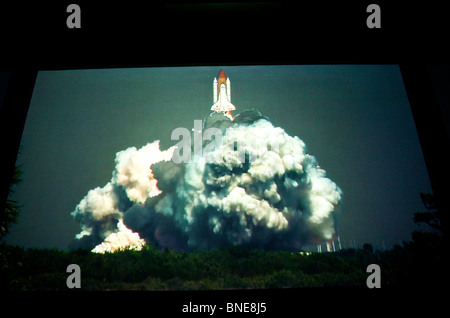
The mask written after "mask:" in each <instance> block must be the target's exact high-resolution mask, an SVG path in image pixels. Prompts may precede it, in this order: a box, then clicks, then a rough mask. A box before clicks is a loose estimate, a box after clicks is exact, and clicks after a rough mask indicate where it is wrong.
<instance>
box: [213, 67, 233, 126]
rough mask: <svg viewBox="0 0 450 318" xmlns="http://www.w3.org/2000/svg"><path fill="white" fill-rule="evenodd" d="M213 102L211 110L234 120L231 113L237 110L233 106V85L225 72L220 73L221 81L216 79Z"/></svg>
mask: <svg viewBox="0 0 450 318" xmlns="http://www.w3.org/2000/svg"><path fill="white" fill-rule="evenodd" d="M213 102H214V104H213V105H212V106H211V110H213V111H215V112H216V113H223V114H224V116H227V117H228V118H230V119H231V120H233V119H234V118H233V115H232V114H231V111H233V110H235V109H236V107H235V106H234V105H233V104H231V84H230V79H229V78H228V77H227V75H226V74H225V72H224V71H223V70H221V71H220V73H219V80H217V78H215V77H214V81H213Z"/></svg>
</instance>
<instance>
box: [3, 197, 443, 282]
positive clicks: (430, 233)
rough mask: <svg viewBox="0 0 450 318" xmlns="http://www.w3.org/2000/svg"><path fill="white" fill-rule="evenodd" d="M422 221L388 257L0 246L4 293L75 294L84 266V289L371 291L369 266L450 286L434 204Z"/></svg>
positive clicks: (419, 216)
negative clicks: (74, 268)
mask: <svg viewBox="0 0 450 318" xmlns="http://www.w3.org/2000/svg"><path fill="white" fill-rule="evenodd" d="M421 198H422V201H423V202H424V205H425V207H426V209H427V211H425V212H416V213H415V214H414V221H415V222H416V224H418V225H419V226H422V225H424V226H425V227H426V228H425V231H424V230H423V229H422V230H421V231H414V232H413V233H412V235H411V240H410V241H408V242H403V244H401V245H395V246H394V247H393V248H392V249H390V250H386V251H380V250H374V248H373V246H372V245H371V244H367V243H366V244H364V245H363V247H362V248H358V249H344V250H340V251H338V252H333V253H311V254H310V253H304V252H292V251H273V250H269V251H265V250H261V249H250V248H247V247H242V246H232V247H227V248H223V249H215V250H208V251H190V252H175V251H172V250H168V249H166V250H160V249H157V248H155V247H152V246H150V245H145V246H144V248H143V250H141V251H132V250H124V251H119V252H115V253H106V254H96V253H92V252H90V251H87V250H72V251H65V250H58V249H24V248H20V247H16V246H9V245H7V244H5V243H3V242H0V290H68V287H67V284H66V281H67V278H68V277H69V275H71V274H70V272H69V273H67V267H68V265H70V264H77V265H79V267H80V270H81V273H80V280H81V289H84V290H217V289H265V288H301V287H340V286H346V287H348V286H352V287H353V286H355V287H366V280H367V278H368V276H369V275H370V273H367V271H366V270H367V266H368V265H369V264H378V265H379V267H380V270H381V273H380V279H381V286H382V287H408V288H409V287H419V288H422V287H426V288H434V287H438V288H440V287H443V286H445V282H446V280H445V278H446V276H447V275H446V273H445V266H444V264H445V262H444V259H446V258H445V257H446V249H445V243H444V236H443V234H442V230H441V225H440V220H439V213H437V208H436V205H435V204H434V197H433V195H431V194H423V193H421Z"/></svg>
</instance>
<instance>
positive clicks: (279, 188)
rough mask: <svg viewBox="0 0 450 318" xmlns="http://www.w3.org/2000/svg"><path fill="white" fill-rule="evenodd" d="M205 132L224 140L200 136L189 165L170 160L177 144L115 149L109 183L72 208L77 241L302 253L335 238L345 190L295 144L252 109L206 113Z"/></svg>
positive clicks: (98, 245) (110, 247)
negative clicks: (307, 247)
mask: <svg viewBox="0 0 450 318" xmlns="http://www.w3.org/2000/svg"><path fill="white" fill-rule="evenodd" d="M207 128H217V129H220V130H221V131H222V136H223V140H222V142H221V143H219V144H218V145H217V146H216V147H205V146H207V144H208V141H204V142H203V153H202V154H201V155H199V154H196V156H197V157H196V158H195V160H190V161H189V162H187V163H178V164H177V163H174V162H173V161H172V160H171V159H172V156H174V151H175V150H176V147H171V148H169V149H168V150H165V151H161V150H160V148H159V141H155V142H153V143H149V144H147V145H146V146H144V147H142V148H141V149H139V150H138V149H136V148H135V147H131V148H128V149H126V150H124V151H121V152H119V153H117V155H116V168H115V170H114V172H113V175H112V179H111V181H110V182H108V183H107V184H106V185H105V186H104V187H103V188H95V189H93V190H90V191H89V192H88V193H87V195H86V197H84V198H83V199H82V200H81V202H80V203H79V204H78V206H77V207H76V209H75V211H73V212H72V215H73V217H74V218H75V219H76V220H78V221H79V222H80V224H81V229H82V231H81V232H80V233H79V234H78V235H77V236H76V239H75V241H74V245H75V246H77V247H88V248H90V249H92V248H94V247H95V249H94V251H95V252H104V251H114V250H118V249H125V248H135V249H139V248H141V247H142V244H143V243H144V240H145V242H148V243H150V244H151V245H153V246H157V247H159V248H170V249H174V250H180V249H181V250H190V249H210V248H220V247H224V246H228V245H244V246H249V247H260V248H283V249H300V248H302V246H304V245H305V244H309V243H316V242H322V241H324V240H328V239H331V238H332V237H333V235H334V232H335V226H334V223H335V211H336V209H337V206H338V204H339V202H340V200H341V196H342V191H341V189H340V188H339V187H338V186H337V185H336V184H335V183H334V182H333V181H331V180H330V179H329V178H327V177H326V173H325V171H324V170H323V169H320V168H319V166H318V164H317V161H316V159H315V158H314V157H313V156H311V155H309V154H307V153H306V152H305V144H304V142H303V141H302V140H300V139H299V138H298V137H296V136H295V137H291V136H289V135H288V134H287V133H286V132H285V131H284V130H283V129H282V128H280V127H274V126H273V125H272V123H271V122H270V121H269V119H268V118H266V117H263V116H262V115H261V114H260V113H259V112H258V111H256V110H247V111H244V112H242V113H241V114H239V115H237V116H236V118H235V119H234V121H231V120H229V119H228V118H227V117H225V116H223V115H222V114H220V113H213V114H211V115H210V116H208V117H207V118H206V119H205V120H204V122H203V129H207ZM192 134H195V131H194V132H193V133H192ZM236 145H237V146H236ZM192 147H194V146H193V145H192ZM242 158H245V160H242Z"/></svg>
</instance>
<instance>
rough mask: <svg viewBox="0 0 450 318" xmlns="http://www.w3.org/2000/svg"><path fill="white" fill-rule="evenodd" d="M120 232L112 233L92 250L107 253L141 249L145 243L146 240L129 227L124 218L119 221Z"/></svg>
mask: <svg viewBox="0 0 450 318" xmlns="http://www.w3.org/2000/svg"><path fill="white" fill-rule="evenodd" d="M117 228H118V232H115V233H111V234H110V235H108V236H107V237H106V239H105V241H104V242H103V243H101V244H99V245H97V246H96V247H95V248H94V249H93V250H92V252H94V253H102V254H104V253H106V252H115V251H120V250H127V249H128V250H136V251H140V250H141V249H142V247H143V246H144V244H145V240H143V239H141V238H140V237H139V234H138V233H134V232H133V231H131V230H130V229H129V228H127V227H126V226H125V225H124V224H123V221H122V220H119V222H118V223H117Z"/></svg>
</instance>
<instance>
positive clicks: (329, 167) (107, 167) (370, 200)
mask: <svg viewBox="0 0 450 318" xmlns="http://www.w3.org/2000/svg"><path fill="white" fill-rule="evenodd" d="M220 69H224V70H225V72H226V74H227V76H228V77H229V78H230V80H231V102H232V103H233V104H234V105H235V106H236V111H234V114H238V113H239V112H240V111H242V110H243V109H246V108H257V109H258V110H259V111H260V112H261V113H262V114H263V115H265V116H267V117H268V118H269V119H270V120H271V121H272V123H273V124H274V126H279V127H282V128H283V129H285V130H286V132H287V133H288V134H289V135H291V136H294V135H295V136H298V137H299V138H300V139H301V140H303V141H304V142H305V143H306V145H307V150H308V152H309V153H310V154H311V155H313V156H315V157H316V158H317V160H318V162H319V164H320V166H321V167H322V168H323V169H325V170H326V171H327V175H328V177H329V178H330V179H331V180H333V181H334V182H335V183H336V184H337V185H338V186H339V187H340V188H341V189H342V190H343V193H344V195H343V201H342V205H341V208H340V211H339V213H338V216H337V220H338V232H339V234H340V237H341V240H342V241H343V242H344V245H346V244H347V242H348V241H349V240H356V243H357V245H362V244H363V243H365V242H369V243H372V244H374V245H375V246H377V247H379V248H381V247H382V242H383V241H385V244H386V247H388V248H389V247H392V245H394V244H398V243H399V241H403V240H408V239H409V238H410V233H411V232H412V231H413V230H414V229H415V228H416V226H415V225H414V223H413V221H412V218H413V214H414V212H416V211H420V210H424V207H423V204H422V202H421V200H420V197H419V192H431V186H430V183H429V180H428V175H427V171H426V168H425V164H424V159H423V155H422V152H421V147H420V144H419V140H418V136H417V132H416V129H415V125H414V121H413V117H412V115H411V111H410V108H409V103H408V99H407V96H406V91H405V88H404V85H403V81H402V77H401V74H400V70H399V68H398V66H396V65H336V66H334V65H326V66H314V65H308V66H263V67H256V66H226V67H178V68H175V67H173V68H136V69H99V70H68V71H42V72H39V74H38V78H37V80H36V85H35V89H34V93H33V97H32V101H31V104H30V108H29V112H28V117H27V121H26V125H25V129H24V132H23V137H22V143H21V145H22V150H21V154H20V155H19V158H18V163H19V164H22V165H23V169H24V174H23V182H22V183H21V184H20V185H19V186H17V188H16V192H15V196H14V197H15V199H17V200H18V201H19V203H21V204H22V205H23V207H22V209H21V213H20V216H19V219H18V223H17V224H16V225H13V226H12V228H11V233H10V234H9V235H8V236H7V238H6V240H7V242H9V243H10V244H16V245H19V246H25V247H57V248H68V246H69V244H70V243H71V241H72V240H73V238H74V236H75V234H77V233H79V232H80V226H79V224H78V223H77V222H76V221H74V220H73V218H72V217H71V215H70V212H72V211H73V210H74V209H75V207H76V205H77V204H78V203H79V202H80V200H81V199H82V198H83V197H84V196H85V195H86V193H87V192H88V191H89V190H90V189H93V188H95V187H103V186H104V185H105V184H106V183H107V182H108V181H109V180H110V179H111V174H112V171H113V170H114V159H115V155H116V153H117V152H118V151H121V150H124V149H126V148H128V147H131V146H135V147H137V148H140V147H142V146H144V145H145V144H147V143H149V142H153V141H154V140H161V149H167V148H168V147H170V146H171V145H172V144H175V143H176V142H177V141H173V142H172V141H171V140H170V135H171V133H172V130H173V129H175V128H177V127H186V128H188V129H189V130H190V129H191V128H192V127H193V124H194V120H197V119H203V118H204V117H205V116H208V115H209V114H210V112H211V111H210V107H211V105H212V104H213V94H212V81H213V78H214V77H216V76H217V75H218V73H219V71H220Z"/></svg>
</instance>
